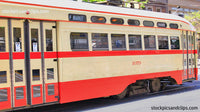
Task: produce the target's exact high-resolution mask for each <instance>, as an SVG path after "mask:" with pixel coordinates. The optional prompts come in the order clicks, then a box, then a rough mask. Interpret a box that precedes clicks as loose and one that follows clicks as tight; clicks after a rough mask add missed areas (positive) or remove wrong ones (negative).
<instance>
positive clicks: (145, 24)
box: [143, 21, 154, 27]
mask: <svg viewBox="0 0 200 112" xmlns="http://www.w3.org/2000/svg"><path fill="white" fill-rule="evenodd" d="M143 25H144V26H149V27H153V26H154V23H153V21H143Z"/></svg>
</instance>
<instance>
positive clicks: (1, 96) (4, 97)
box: [0, 89, 8, 102]
mask: <svg viewBox="0 0 200 112" xmlns="http://www.w3.org/2000/svg"><path fill="white" fill-rule="evenodd" d="M4 101H8V90H7V89H0V102H4Z"/></svg>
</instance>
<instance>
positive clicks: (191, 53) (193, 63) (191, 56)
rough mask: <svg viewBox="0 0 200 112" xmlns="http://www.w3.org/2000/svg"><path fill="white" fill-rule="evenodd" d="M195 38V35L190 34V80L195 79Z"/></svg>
mask: <svg viewBox="0 0 200 112" xmlns="http://www.w3.org/2000/svg"><path fill="white" fill-rule="evenodd" d="M194 50H195V47H194V36H193V33H192V32H190V35H189V39H188V60H189V63H188V64H189V67H188V69H189V79H195V72H194V71H195V61H194Z"/></svg>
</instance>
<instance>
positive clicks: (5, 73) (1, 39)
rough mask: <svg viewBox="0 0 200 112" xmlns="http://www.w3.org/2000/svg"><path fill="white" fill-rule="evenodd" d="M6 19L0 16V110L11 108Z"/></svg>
mask: <svg viewBox="0 0 200 112" xmlns="http://www.w3.org/2000/svg"><path fill="white" fill-rule="evenodd" d="M8 46H9V42H8V19H4V18H0V55H1V56H0V63H1V64H0V110H2V109H7V108H11V94H10V93H11V87H10V85H11V78H10V69H9V68H10V67H9V65H10V64H9V47H8Z"/></svg>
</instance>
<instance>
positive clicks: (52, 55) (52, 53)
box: [44, 52, 58, 59]
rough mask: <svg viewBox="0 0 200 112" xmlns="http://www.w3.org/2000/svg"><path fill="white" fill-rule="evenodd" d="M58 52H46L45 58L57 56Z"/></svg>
mask: <svg viewBox="0 0 200 112" xmlns="http://www.w3.org/2000/svg"><path fill="white" fill-rule="evenodd" d="M57 54H58V52H45V53H44V58H45V59H46V58H57V57H58V56H57Z"/></svg>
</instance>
